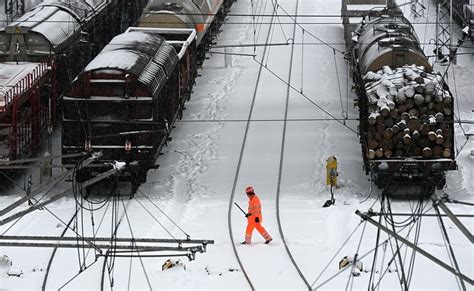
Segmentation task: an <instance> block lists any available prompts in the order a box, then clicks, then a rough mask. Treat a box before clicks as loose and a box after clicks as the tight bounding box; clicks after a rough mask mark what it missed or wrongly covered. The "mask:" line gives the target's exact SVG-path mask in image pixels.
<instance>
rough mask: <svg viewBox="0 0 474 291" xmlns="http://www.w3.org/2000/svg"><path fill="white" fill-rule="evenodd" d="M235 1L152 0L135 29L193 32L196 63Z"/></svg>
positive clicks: (200, 58) (200, 60)
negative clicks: (184, 29)
mask: <svg viewBox="0 0 474 291" xmlns="http://www.w3.org/2000/svg"><path fill="white" fill-rule="evenodd" d="M234 1H235V0H197V1H189V0H174V1H169V0H152V1H151V2H150V3H149V4H148V5H147V6H146V7H145V9H144V11H143V15H142V17H141V18H140V21H139V23H138V26H139V27H155V28H191V29H195V30H196V31H197V40H196V45H197V49H198V51H197V52H198V61H199V62H200V63H201V62H202V61H203V59H204V55H205V51H206V50H207V49H208V48H209V47H210V45H211V44H212V37H213V36H214V35H215V34H216V33H217V32H218V30H219V27H220V26H221V23H222V21H223V20H224V17H225V15H227V12H228V11H229V9H230V6H231V5H232V3H233V2H234Z"/></svg>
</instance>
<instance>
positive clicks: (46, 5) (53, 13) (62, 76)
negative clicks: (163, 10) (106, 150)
mask: <svg viewBox="0 0 474 291" xmlns="http://www.w3.org/2000/svg"><path fill="white" fill-rule="evenodd" d="M145 4H146V2H145V1H143V0H140V1H132V0H76V1H66V0H56V1H47V2H43V3H41V4H39V5H37V6H35V7H34V8H32V9H31V10H30V11H28V12H27V13H25V14H24V15H23V16H22V17H20V18H19V19H17V20H16V21H14V22H13V23H11V24H9V25H7V26H6V27H2V28H1V29H0V75H1V78H0V160H3V161H11V160H15V159H21V158H24V157H27V156H30V155H31V154H32V153H34V152H35V151H36V150H37V149H38V148H39V147H40V145H41V141H42V135H43V134H44V133H45V132H46V129H47V128H48V127H49V131H50V132H51V130H52V129H51V127H52V123H53V120H52V119H53V117H54V114H53V113H54V112H55V111H56V109H55V108H56V101H57V98H58V97H59V95H60V94H61V92H63V91H64V90H65V89H66V88H67V87H68V86H69V85H70V82H71V81H72V80H73V79H74V77H75V76H76V75H77V74H78V73H79V72H80V71H81V70H82V69H83V68H84V66H85V65H86V64H87V63H88V62H89V61H90V60H91V59H92V57H93V56H94V55H96V54H97V53H98V52H99V51H100V49H101V48H102V47H103V46H104V45H105V44H106V43H107V42H109V41H110V39H112V37H113V36H114V35H116V34H118V33H120V32H122V31H123V30H124V28H126V27H128V26H129V25H131V24H133V23H134V22H135V21H136V20H137V19H138V17H139V16H140V14H141V11H142V9H143V7H144V5H145Z"/></svg>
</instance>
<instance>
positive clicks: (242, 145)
mask: <svg viewBox="0 0 474 291" xmlns="http://www.w3.org/2000/svg"><path fill="white" fill-rule="evenodd" d="M272 3H273V2H272ZM272 15H274V16H275V15H276V11H275V9H273V12H272ZM274 18H275V17H272V18H271V22H272V24H271V25H270V28H269V30H268V33H267V36H266V42H268V41H269V40H270V37H271V36H272V31H273V29H272V27H273V21H274ZM267 48H268V47H267V46H264V48H263V54H262V58H261V61H260V63H261V64H262V63H263V62H264V61H265V55H266V53H267ZM254 59H256V58H254ZM262 71H263V66H260V67H259V68H258V73H257V78H256V81H255V88H254V90H253V95H252V101H251V104H250V109H249V112H248V117H247V122H246V125H245V132H244V136H243V139H242V143H241V147H240V153H239V159H238V162H237V167H236V170H235V174H234V181H233V184H232V190H231V193H230V199H229V204H228V207H227V225H228V229H229V237H230V241H231V243H232V250H233V251H234V255H235V257H236V259H237V262H238V264H239V266H240V269H241V270H242V273H243V274H244V276H245V279H246V280H247V283H248V284H249V287H250V288H251V289H252V290H255V287H254V285H253V283H252V281H251V280H250V277H249V275H248V273H247V271H246V269H245V268H244V266H243V264H242V261H241V259H240V256H239V254H238V252H237V248H236V246H235V240H234V235H233V229H232V215H231V214H232V208H233V202H234V196H235V191H236V188H237V181H238V178H239V174H240V167H241V165H242V159H243V153H244V151H245V145H246V142H247V136H248V132H249V128H250V121H251V118H252V113H253V109H254V106H255V100H256V96H257V90H258V84H259V82H260V78H261V76H262Z"/></svg>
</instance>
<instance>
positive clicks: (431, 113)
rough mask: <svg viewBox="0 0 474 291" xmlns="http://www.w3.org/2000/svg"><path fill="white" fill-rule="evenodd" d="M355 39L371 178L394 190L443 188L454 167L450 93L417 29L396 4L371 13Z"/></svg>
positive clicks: (357, 82) (354, 33) (362, 130)
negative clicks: (422, 46) (427, 55)
mask: <svg viewBox="0 0 474 291" xmlns="http://www.w3.org/2000/svg"><path fill="white" fill-rule="evenodd" d="M347 29H350V28H349V27H347ZM351 35H352V37H351V44H350V47H351V49H350V52H349V53H350V60H351V68H352V74H353V82H354V88H355V91H356V94H357V100H356V102H357V103H356V104H357V105H358V107H359V118H360V124H359V134H360V143H361V146H362V156H363V160H364V168H365V171H366V173H367V174H371V176H372V177H373V181H374V182H375V184H376V185H378V186H379V188H382V189H385V190H387V191H388V192H389V193H390V192H393V193H395V192H396V190H397V189H401V188H404V186H409V187H412V188H415V189H423V191H425V193H431V192H432V191H433V190H434V189H436V188H442V187H443V186H444V185H445V173H446V171H448V170H451V169H455V168H456V162H455V155H454V150H453V148H454V128H453V114H454V113H453V95H452V93H451V92H450V90H449V88H448V86H447V85H446V83H445V82H444V79H443V77H442V76H441V75H440V74H438V73H434V72H433V70H432V66H431V65H430V63H429V62H428V60H427V57H426V56H425V54H424V52H423V50H422V49H421V47H420V43H419V40H418V38H417V36H416V34H415V31H414V29H413V26H412V25H411V23H410V22H409V21H408V20H407V19H406V18H405V17H404V16H403V13H402V12H401V10H400V9H398V8H396V7H392V8H387V9H383V10H381V11H372V12H369V13H368V14H367V15H366V16H365V17H364V18H363V20H362V22H361V23H360V24H359V25H358V26H357V27H356V28H355V30H354V31H352V32H351Z"/></svg>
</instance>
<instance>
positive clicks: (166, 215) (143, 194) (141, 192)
mask: <svg viewBox="0 0 474 291" xmlns="http://www.w3.org/2000/svg"><path fill="white" fill-rule="evenodd" d="M137 192H138V193H140V194H141V195H142V196H144V197H145V198H146V199H147V200H148V201H150V203H151V204H152V205H153V206H155V208H156V209H158V210H159V211H160V212H161V213H162V214H163V215H164V216H165V217H166V218H168V220H169V221H171V223H173V225H174V226H176V227H177V228H178V229H179V230H180V231H181V232H182V233H183V234H184V235H186V237H187V238H188V239H189V238H190V235H189V234H188V233H187V232H185V231H184V230H183V229H182V228H181V227H180V226H179V225H178V224H177V223H176V222H175V221H174V220H173V219H171V217H169V216H168V214H166V213H165V212H164V211H163V210H162V209H161V208H160V207H159V206H158V205H157V204H156V203H155V202H154V201H153V200H151V199H150V197H149V196H148V195H146V194H145V193H143V191H141V190H140V189H137Z"/></svg>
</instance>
